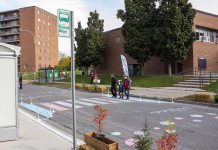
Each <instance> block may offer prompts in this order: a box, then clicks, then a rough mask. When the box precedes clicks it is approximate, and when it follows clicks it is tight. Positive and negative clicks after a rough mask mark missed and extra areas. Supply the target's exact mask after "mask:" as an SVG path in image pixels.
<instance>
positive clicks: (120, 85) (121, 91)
mask: <svg viewBox="0 0 218 150" xmlns="http://www.w3.org/2000/svg"><path fill="white" fill-rule="evenodd" d="M118 85H119V96H120V97H119V99H121V98H122V99H123V90H124V87H123V84H122V82H121V81H120V80H119V81H118Z"/></svg>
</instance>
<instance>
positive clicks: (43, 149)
mask: <svg viewBox="0 0 218 150" xmlns="http://www.w3.org/2000/svg"><path fill="white" fill-rule="evenodd" d="M40 122H41V121H40V120H37V119H35V118H34V117H33V116H31V115H29V114H27V113H26V112H25V111H22V110H19V126H20V127H19V137H20V138H19V140H17V141H7V142H0V150H71V149H72V143H71V142H70V141H71V140H72V139H71V138H69V140H66V138H63V137H61V136H59V135H57V134H56V133H54V130H55V129H54V130H53V132H52V131H50V130H48V128H50V126H49V125H45V126H42V124H43V123H40Z"/></svg>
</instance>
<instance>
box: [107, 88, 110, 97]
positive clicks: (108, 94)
mask: <svg viewBox="0 0 218 150" xmlns="http://www.w3.org/2000/svg"><path fill="white" fill-rule="evenodd" d="M107 96H108V97H109V96H110V93H109V89H108V91H107Z"/></svg>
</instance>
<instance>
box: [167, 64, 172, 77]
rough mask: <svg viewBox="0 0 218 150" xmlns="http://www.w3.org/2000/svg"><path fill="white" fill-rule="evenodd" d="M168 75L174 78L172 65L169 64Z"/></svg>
mask: <svg viewBox="0 0 218 150" xmlns="http://www.w3.org/2000/svg"><path fill="white" fill-rule="evenodd" d="M168 74H169V76H172V66H171V63H168Z"/></svg>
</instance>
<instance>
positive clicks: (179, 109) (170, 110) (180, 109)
mask: <svg viewBox="0 0 218 150" xmlns="http://www.w3.org/2000/svg"><path fill="white" fill-rule="evenodd" d="M190 109H191V108H189V107H183V108H176V109H166V110H159V111H152V112H151V114H154V113H157V114H159V113H162V112H174V111H183V110H190Z"/></svg>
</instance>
